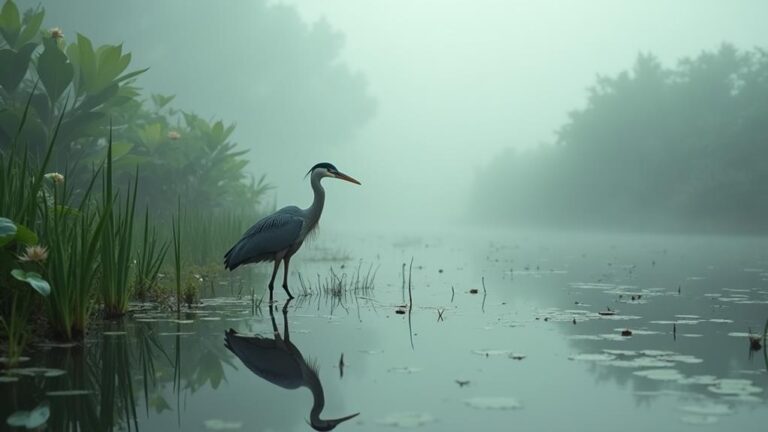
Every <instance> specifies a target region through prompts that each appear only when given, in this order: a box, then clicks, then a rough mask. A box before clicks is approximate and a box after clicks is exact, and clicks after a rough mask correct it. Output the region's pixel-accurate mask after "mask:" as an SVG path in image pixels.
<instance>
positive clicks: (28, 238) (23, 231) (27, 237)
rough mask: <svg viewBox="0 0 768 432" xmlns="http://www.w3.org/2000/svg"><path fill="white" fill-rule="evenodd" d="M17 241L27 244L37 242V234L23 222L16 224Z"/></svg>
mask: <svg viewBox="0 0 768 432" xmlns="http://www.w3.org/2000/svg"><path fill="white" fill-rule="evenodd" d="M16 241H17V242H19V243H24V244H25V245H34V244H37V234H35V233H34V231H32V230H31V229H29V228H27V227H25V226H24V225H21V224H16Z"/></svg>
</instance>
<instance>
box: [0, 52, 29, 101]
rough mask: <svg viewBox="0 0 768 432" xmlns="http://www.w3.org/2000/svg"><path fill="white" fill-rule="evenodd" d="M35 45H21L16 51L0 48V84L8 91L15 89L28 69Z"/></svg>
mask: <svg viewBox="0 0 768 432" xmlns="http://www.w3.org/2000/svg"><path fill="white" fill-rule="evenodd" d="M35 48H37V45H35V44H33V43H29V44H26V45H24V46H22V47H21V48H20V49H19V50H18V51H14V50H10V49H4V50H0V85H2V86H3V88H5V90H6V91H7V92H9V93H12V92H14V91H15V90H16V87H18V86H19V83H21V80H22V79H23V78H24V75H26V74H27V70H28V69H29V60H30V58H31V57H32V52H34V51H35Z"/></svg>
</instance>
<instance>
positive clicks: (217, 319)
mask: <svg viewBox="0 0 768 432" xmlns="http://www.w3.org/2000/svg"><path fill="white" fill-rule="evenodd" d="M200 319H201V320H203V321H219V320H221V317H202V318H200Z"/></svg>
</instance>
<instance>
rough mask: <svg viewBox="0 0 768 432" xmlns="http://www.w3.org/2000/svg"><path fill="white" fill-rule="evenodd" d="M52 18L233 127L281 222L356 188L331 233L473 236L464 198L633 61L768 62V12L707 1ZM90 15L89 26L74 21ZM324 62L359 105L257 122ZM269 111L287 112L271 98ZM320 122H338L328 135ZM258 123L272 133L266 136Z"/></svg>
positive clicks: (247, 7)
mask: <svg viewBox="0 0 768 432" xmlns="http://www.w3.org/2000/svg"><path fill="white" fill-rule="evenodd" d="M21 3H22V4H24V3H27V4H28V5H33V4H36V2H31V1H30V2H21ZM44 3H45V4H44V6H45V7H46V8H47V9H48V11H49V16H51V17H60V19H61V21H62V23H61V26H62V27H63V28H64V30H65V34H68V33H66V32H67V30H68V28H76V29H77V31H80V32H82V33H84V34H89V35H93V36H94V38H95V39H97V40H99V41H102V42H118V41H125V45H126V48H127V49H128V50H131V51H133V52H134V59H135V63H136V64H137V65H148V66H151V69H150V71H149V72H148V73H147V74H145V75H144V76H142V77H141V78H140V80H139V83H138V84H139V85H140V86H143V87H145V88H147V89H149V90H157V91H163V92H166V93H176V94H177V95H178V97H177V99H176V102H177V103H178V105H179V106H181V107H184V108H188V109H192V110H194V111H196V112H199V113H201V114H202V115H204V116H216V117H220V118H223V119H224V120H225V121H232V122H235V123H237V124H238V129H237V131H236V133H235V139H236V140H237V141H238V142H240V143H241V144H243V145H245V146H246V147H249V148H251V149H252V151H251V154H250V157H251V159H252V161H253V169H254V173H255V174H257V175H260V174H262V173H264V174H266V175H267V179H268V181H270V182H271V183H273V184H274V185H275V186H277V189H276V191H275V199H276V204H277V206H278V207H280V206H282V205H287V204H298V205H301V206H303V205H306V204H307V203H309V201H310V200H311V191H310V189H309V185H308V184H307V182H305V181H304V180H303V175H304V173H305V172H306V170H307V169H308V168H309V167H310V166H311V165H313V164H314V163H315V162H318V161H322V160H327V161H330V162H333V163H335V164H336V165H337V166H338V167H339V168H340V169H341V170H343V171H345V172H347V173H349V174H351V175H353V176H355V177H357V178H359V179H360V180H361V181H362V182H363V187H362V188H356V187H350V186H349V185H346V184H344V185H341V184H333V185H330V186H329V201H328V205H327V208H326V212H327V213H326V214H325V215H324V219H323V224H324V225H326V226H332V227H339V226H345V227H348V226H350V225H357V226H360V227H361V228H364V229H367V228H370V227H372V226H374V225H382V226H390V227H398V226H404V225H408V226H409V227H417V226H434V225H436V224H451V223H453V222H460V221H466V220H467V219H469V220H472V219H475V217H474V216H473V215H472V214H471V213H469V212H468V211H467V206H468V205H470V204H471V202H472V201H471V196H470V195H471V194H472V193H478V192H477V191H476V190H474V191H473V188H472V185H473V183H474V181H475V178H476V176H477V175H479V173H480V171H479V170H480V169H481V168H482V167H483V166H484V165H485V164H487V163H489V162H491V161H492V160H494V159H495V158H496V157H498V156H499V154H500V152H501V151H502V150H503V149H505V148H508V147H517V148H524V147H532V146H536V145H538V144H539V143H552V142H553V141H555V139H556V136H555V133H554V132H555V131H556V130H557V129H558V128H559V127H561V126H562V125H563V124H564V123H565V122H566V121H567V119H568V112H569V111H571V110H573V109H577V108H580V107H583V106H584V105H585V103H586V96H587V91H586V89H587V87H589V86H590V85H592V84H593V83H594V82H595V78H596V77H597V76H598V75H605V76H613V75H615V74H617V73H619V72H620V71H622V70H627V69H630V68H631V65H632V64H633V62H634V60H635V59H636V58H637V56H638V54H639V53H653V54H654V55H655V56H656V57H657V58H658V59H659V60H660V61H661V62H662V64H663V65H665V66H674V65H675V63H676V62H677V60H678V59H680V58H682V57H687V56H695V55H697V54H698V53H700V52H701V51H702V50H716V49H717V47H718V46H719V45H720V44H721V43H723V42H729V43H732V44H734V45H735V46H736V47H738V48H740V49H747V50H748V49H751V48H753V47H756V46H766V45H768V31H766V30H765V22H764V19H763V17H765V16H766V15H767V14H768V3H766V2H764V1H761V0H755V1H735V2H730V3H729V4H728V7H727V8H726V7H724V6H723V4H722V3H719V2H700V1H677V2H667V1H645V2H614V1H590V2H559V1H537V2H524V1H409V0H396V1H365V2H355V1H298V0H295V1H291V0H285V1H273V2H269V5H270V6H267V8H268V9H269V10H271V11H272V12H271V13H272V15H269V16H267V17H266V18H264V17H262V18H258V19H257V18H256V17H259V16H262V15H263V14H262V12H261V11H263V8H264V7H265V6H264V5H263V4H262V2H253V3H249V2H244V1H230V2H226V3H223V4H226V5H227V8H224V7H221V8H220V9H216V10H212V8H210V7H209V6H208V5H207V2H202V1H193V2H189V1H184V2H180V1H175V2H173V1H170V2H163V3H162V4H156V3H155V2H149V1H136V2H117V1H105V2H87V1H85V0H77V1H72V2H44ZM182 3H183V4H182ZM86 4H87V5H88V7H89V8H90V10H91V11H92V14H93V16H92V17H91V18H88V19H86V17H84V16H83V15H82V14H81V13H79V12H77V11H82V10H85V9H84V6H85V5H86ZM81 6H83V7H81ZM294 10H295V11H294ZM275 11H278V12H275ZM296 13H298V16H299V17H300V19H301V20H303V21H304V22H305V26H306V27H307V31H308V32H309V33H308V34H307V35H305V36H304V37H305V38H306V39H307V40H310V41H311V43H310V44H308V45H307V46H308V48H306V49H304V50H303V51H302V50H301V49H298V50H296V51H293V50H292V49H290V48H289V47H292V46H293V45H292V43H293V42H292V41H288V40H285V39H283V40H280V39H275V40H269V41H265V40H263V39H264V38H266V37H273V36H274V35H278V36H277V37H279V36H280V35H281V34H282V33H280V30H279V29H278V30H275V29H274V28H272V27H275V28H277V27H279V26H280V25H281V24H284V23H286V22H287V23H292V24H291V25H296V24H295V23H293V21H295V20H294V19H293V18H292V17H293V16H294V15H295V14H296ZM276 16H280V17H281V18H280V20H278V19H276V18H275V17H276ZM98 17H101V18H104V17H112V18H111V19H109V20H106V19H97V18H98ZM114 17H122V18H123V19H117V20H116V19H114ZM286 17H287V18H286ZM249 23H252V24H250V25H249ZM69 35H71V36H72V37H74V34H71V33H69ZM318 41H319V42H318ZM272 45H273V47H272V48H264V46H272ZM265 50H266V51H265ZM323 50H328V51H329V52H330V53H331V57H333V54H332V53H333V52H334V51H338V55H337V56H336V60H335V61H334V62H333V63H334V64H335V65H336V66H338V67H340V68H342V69H344V70H345V71H346V72H345V73H349V76H350V77H353V78H350V80H351V81H349V82H351V83H352V84H347V81H348V80H345V81H344V83H343V84H342V87H343V88H342V89H343V90H344V89H347V87H350V86H351V87H355V88H354V89H352V90H350V94H355V93H359V94H360V96H359V97H358V98H357V99H355V98H346V99H345V98H344V97H342V96H343V95H340V92H337V90H336V88H330V87H328V91H326V92H325V93H323V92H320V93H318V94H309V95H308V96H306V97H307V101H303V100H302V99H301V95H302V93H301V92H298V94H299V96H298V99H297V100H295V101H291V103H293V105H290V104H288V103H286V105H285V106H283V105H281V104H280V103H277V104H275V103H273V104H271V105H270V104H269V103H267V104H266V108H265V107H261V108H259V109H256V108H255V107H254V106H253V103H252V100H253V99H257V98H258V97H260V96H259V92H258V91H259V90H258V89H255V88H252V87H253V85H249V80H248V77H252V76H254V75H258V74H264V73H269V72H265V70H268V69H270V65H271V64H272V63H276V64H277V66H274V68H277V69H278V71H277V72H274V73H275V76H281V75H280V72H279V67H285V68H290V67H291V65H293V66H296V65H298V67H299V72H294V74H295V76H293V75H291V76H288V77H287V78H285V80H286V82H288V83H289V84H288V85H290V83H291V80H292V79H293V80H294V81H296V82H298V81H302V80H305V79H308V78H307V77H306V74H308V73H315V71H314V70H312V69H311V68H307V69H301V67H302V66H301V65H302V64H303V63H302V61H303V60H304V59H307V58H309V57H311V56H312V55H313V54H312V53H320V54H323V55H325V54H326V53H325V51H323ZM251 51H252V52H253V53H262V52H268V53H271V56H270V55H266V56H265V55H258V56H255V55H251ZM320 54H318V55H320ZM297 59H298V60H297ZM307 63H308V64H309V63H311V59H309V60H307ZM302 70H306V71H307V72H306V73H305V75H304V76H302V73H303V72H301V71H302ZM294 78H295V79H294ZM227 83H231V84H232V85H228V84H227ZM254 85H255V84H254ZM326 85H327V83H326V82H324V81H322V80H321V81H318V83H314V84H313V83H310V84H309V85H308V86H309V87H307V88H310V87H311V88H313V89H315V88H321V89H322V88H324V86H326ZM297 86H299V84H297ZM351 87H350V88H351ZM302 88H303V87H302ZM313 91H314V90H313ZM334 92H336V93H334ZM308 93H311V92H308ZM248 95H251V96H252V97H251V96H248ZM336 95H339V96H336ZM249 97H250V99H249ZM272 97H273V98H274V99H272V100H277V101H280V100H283V99H281V97H282V96H281V94H280V93H279V91H278V92H276V93H275V94H273V95H272ZM310 98H312V99H311V100H309V99H310ZM352 99H354V100H352ZM363 102H365V103H363ZM302 105H311V106H312V107H313V108H312V109H308V110H307V112H306V113H299V114H298V115H296V118H295V121H288V120H285V118H286V116H287V113H291V114H294V113H295V112H296V110H293V111H285V112H281V110H291V107H293V106H302ZM270 106H271V107H272V109H271V110H270V108H269V107H270ZM313 109H314V111H313ZM323 112H327V113H328V116H329V117H333V116H334V115H335V116H336V117H334V118H333V121H330V120H329V121H325V119H324V117H325V116H322V117H323V118H320V117H319V116H320V114H319V113H323ZM265 113H266V114H265ZM270 115H274V119H277V120H275V121H274V122H273V121H272V120H273V119H272V118H269V117H268V116H270ZM265 116H267V117H268V118H267V120H266V122H268V123H269V125H267V126H264V125H263V124H260V118H265ZM281 116H282V117H281ZM323 122H325V123H326V125H327V129H328V130H323V127H322V125H318V124H320V123H323ZM334 122H336V123H334ZM337 124H343V127H342V126H337ZM272 126H274V127H272ZM265 127H266V130H267V132H264V131H265ZM270 127H271V129H270ZM302 131H306V134H304V135H302V134H301V133H302ZM317 131H319V132H317ZM260 134H261V135H260ZM285 137H288V138H285ZM283 138H285V139H283ZM315 141H316V142H315ZM297 143H302V144H297ZM540 175H541V178H546V176H547V175H548V173H547V172H541V173H540ZM326 183H330V182H326ZM503 187H504V185H499V188H503ZM532 187H533V186H532ZM485 192H487V193H494V191H485Z"/></svg>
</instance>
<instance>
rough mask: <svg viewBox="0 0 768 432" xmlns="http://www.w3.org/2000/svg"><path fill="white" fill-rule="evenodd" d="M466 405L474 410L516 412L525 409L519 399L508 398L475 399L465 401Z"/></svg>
mask: <svg viewBox="0 0 768 432" xmlns="http://www.w3.org/2000/svg"><path fill="white" fill-rule="evenodd" d="M464 403H465V404H466V405H467V406H469V407H472V408H477V409H489V410H514V409H520V408H522V407H523V405H522V404H521V403H520V402H518V401H517V399H513V398H508V397H475V398H470V399H464Z"/></svg>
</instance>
